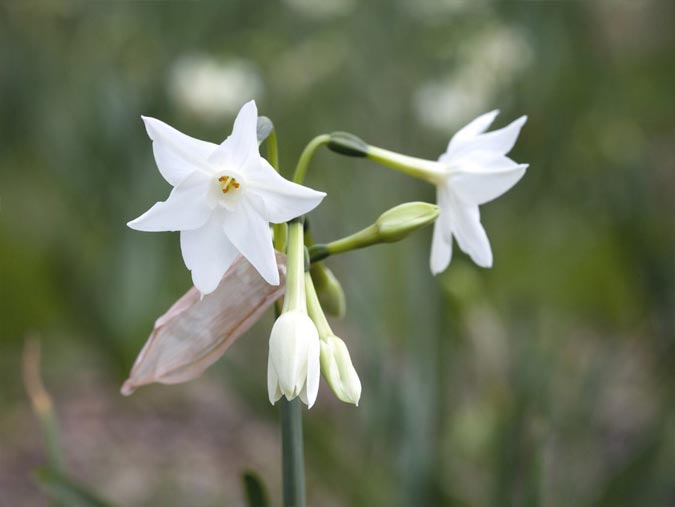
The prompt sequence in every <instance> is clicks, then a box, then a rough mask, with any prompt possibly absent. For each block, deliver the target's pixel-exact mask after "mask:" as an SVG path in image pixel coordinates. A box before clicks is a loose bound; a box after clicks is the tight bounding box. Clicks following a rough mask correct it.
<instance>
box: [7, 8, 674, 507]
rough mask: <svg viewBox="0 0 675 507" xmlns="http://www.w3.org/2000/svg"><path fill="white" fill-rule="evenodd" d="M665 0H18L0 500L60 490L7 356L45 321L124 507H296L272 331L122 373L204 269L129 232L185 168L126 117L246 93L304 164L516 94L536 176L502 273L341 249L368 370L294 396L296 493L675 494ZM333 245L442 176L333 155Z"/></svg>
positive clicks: (327, 180)
mask: <svg viewBox="0 0 675 507" xmlns="http://www.w3.org/2000/svg"><path fill="white" fill-rule="evenodd" d="M674 15H675V4H673V3H672V2H670V1H668V0H660V1H659V0H656V1H652V2H649V1H643V2H638V1H635V2H631V1H620V0H615V1H611V0H606V1H600V0H598V1H593V0H588V1H562V0H561V1H556V2H549V1H502V2H499V1H488V0H482V1H470V0H464V1H460V0H455V1H450V0H445V1H441V0H438V1H434V0H418V1H415V2H412V1H406V0H391V1H385V0H374V1H368V2H358V1H357V0H333V1H330V2H312V1H311V0H286V1H284V2H280V3H277V2H253V1H249V2H243V1H242V2H235V1H230V2H215V1H201V2H199V1H197V2H189V1H171V2H160V1H154V2H153V1H142V2H132V1H120V2H112V1H110V2H105V1H58V0H55V1H44V2H39V1H33V0H29V1H24V2H19V1H13V0H9V1H6V2H3V3H1V4H0V371H2V379H3V382H2V385H1V387H0V505H2V506H5V505H7V506H15V505H28V506H32V505H36V506H41V505H46V500H45V499H44V497H43V496H42V494H41V493H40V491H39V490H37V487H36V486H35V485H34V483H33V482H32V478H31V471H32V470H33V469H34V468H35V467H36V466H38V465H39V464H40V463H42V462H43V461H44V459H43V456H42V451H41V443H40V435H39V432H38V429H37V426H36V425H35V423H34V421H33V418H32V415H31V413H30V409H29V406H28V404H27V401H26V398H25V395H24V391H23V386H22V382H21V373H20V358H21V348H22V344H23V340H24V338H25V337H26V336H27V335H30V334H33V335H39V336H40V337H41V339H42V341H43V344H44V361H43V362H44V364H43V370H44V374H45V379H46V382H47V386H48V388H49V390H50V391H51V393H52V395H53V396H54V398H55V401H56V403H57V410H58V411H59V415H60V416H61V423H62V430H63V442H64V445H65V446H66V448H67V451H68V455H69V467H70V469H71V470H72V473H73V475H74V476H75V477H77V479H79V480H80V481H82V482H84V483H87V484H88V485H89V486H91V487H92V488H93V489H95V490H97V491H98V492H99V493H100V494H101V495H103V496H106V497H108V498H109V499H110V500H111V501H112V502H114V503H115V504H116V505H129V506H157V505H168V506H174V505H175V506H186V505H190V506H193V505H194V506H202V505H204V506H206V505H226V506H231V505H242V501H243V500H242V496H241V491H240V486H239V474H240V473H241V472H242V471H243V470H244V469H246V468H252V469H254V470H256V471H258V472H259V473H260V475H261V476H262V478H263V480H264V481H265V482H266V483H267V485H268V487H269V490H270V494H271V496H272V497H273V498H274V503H273V505H280V502H279V497H278V494H279V480H280V477H279V469H278V468H279V467H278V464H279V459H280V458H279V442H278V435H277V430H276V427H275V421H276V417H277V411H276V409H274V408H272V407H271V406H269V404H268V402H267V400H266V387H265V386H266V384H265V375H266V358H267V348H266V347H267V345H266V341H267V338H268V333H269V325H270V323H271V321H270V320H269V319H267V320H266V321H265V322H263V323H261V324H260V325H258V326H256V327H255V328H254V329H253V330H252V331H251V332H249V333H248V334H247V335H246V336H245V337H244V338H242V339H241V340H240V341H239V342H238V343H237V344H236V345H235V346H234V347H233V349H232V350H231V351H230V352H229V353H228V355H227V357H226V358H224V360H223V361H221V362H220V363H218V365H217V366H215V367H213V368H212V369H210V370H209V371H208V372H207V373H206V374H205V376H204V377H203V378H202V379H200V380H198V381H195V382H193V383H191V384H189V385H186V386H177V387H163V386H159V387H150V388H145V389H142V390H140V391H139V392H138V393H137V394H135V395H134V396H133V397H132V398H129V399H125V398H122V397H121V396H119V394H118V388H119V386H120V384H121V381H122V380H123V378H124V375H125V374H126V373H127V372H128V370H129V368H130V366H131V363H132V362H133V359H134V357H135V354H136V353H137V352H138V351H139V350H140V347H141V346H142V344H143V342H144V340H145V337H146V336H147V333H148V332H149V330H150V329H151V327H152V323H153V320H154V319H155V318H156V317H157V316H158V315H159V314H161V313H162V312H163V311H164V310H165V309H166V308H167V307H168V306H169V305H170V304H171V303H172V301H174V300H175V299H176V298H177V297H178V296H179V295H180V294H182V293H183V291H185V290H186V289H187V287H189V284H190V280H189V274H188V272H187V271H186V269H185V268H184V266H183V264H182V261H181V257H180V251H179V244H178V236H177V234H171V233H160V234H141V233H137V232H134V231H131V230H130V229H128V228H126V227H125V223H126V222H127V221H128V220H130V219H132V218H134V217H136V216H137V215H139V214H140V213H141V212H142V211H144V210H145V209H146V208H147V207H149V205H150V204H152V203H153V202H155V201H156V200H161V199H164V198H165V196H166V194H167V192H168V189H169V188H168V186H167V185H166V183H164V182H163V180H162V179H161V177H160V176H159V173H158V172H157V171H156V169H155V165H154V161H153V157H152V149H151V143H150V141H149V140H148V138H147V136H146V133H145V131H144V128H143V124H142V122H141V120H140V115H141V114H144V115H150V116H155V117H158V118H160V119H162V120H164V121H166V122H168V123H169V124H171V125H173V126H175V127H177V128H178V129H180V130H182V131H184V132H186V133H189V134H190V135H193V136H195V137H198V138H202V139H208V140H211V141H215V142H218V141H220V140H222V139H223V138H224V137H225V136H226V135H227V134H229V132H230V129H231V122H232V119H233V118H234V115H235V113H236V111H237V109H238V107H239V106H240V105H241V104H242V103H243V102H244V101H246V100H248V99H250V98H255V99H256V100H257V102H258V106H259V109H260V111H261V114H265V115H267V116H269V117H271V118H272V119H273V121H274V122H275V124H276V126H277V128H278V132H279V141H280V143H281V144H280V149H281V162H282V166H283V167H282V170H284V171H285V172H286V173H287V174H288V173H289V172H290V170H291V168H292V164H293V163H294V161H295V159H296V157H297V156H298V155H299V153H300V151H301V149H302V147H303V146H304V144H305V143H306V142H307V141H308V140H309V139H310V138H311V137H313V136H314V135H316V134H319V133H323V132H327V131H331V130H347V131H350V132H353V133H355V134H357V135H359V136H361V137H363V138H364V139H366V140H368V141H370V142H372V143H374V144H378V145H380V146H383V147H388V148H391V149H395V150H397V151H402V152H406V153H410V154H412V155H417V156H421V157H427V158H435V157H437V156H438V155H439V154H440V153H441V152H442V151H443V150H444V148H445V146H446V143H447V141H448V139H449V138H450V136H451V135H452V133H453V132H454V131H455V130H456V129H457V128H458V127H460V126H461V125H463V124H464V123H466V122H467V121H468V120H470V119H471V118H473V117H474V116H476V115H478V114H480V113H482V112H485V111H488V110H491V109H494V108H500V109H501V110H502V114H501V115H500V117H499V118H498V120H497V125H498V126H503V125H505V124H506V123H507V122H509V121H511V120H512V119H514V118H516V117H517V116H519V115H521V114H527V115H528V116H529V120H528V123H527V124H526V126H525V128H524V129H523V133H522V135H521V138H520V139H519V141H518V144H517V145H516V148H515V149H514V150H513V152H512V156H513V158H514V159H515V160H517V161H522V162H528V163H530V169H529V171H528V173H527V175H526V176H525V178H524V179H523V180H522V182H521V183H519V184H518V185H517V186H516V187H515V188H514V189H513V190H512V191H511V192H509V193H508V194H507V195H506V196H504V197H503V198H501V199H499V200H497V201H495V202H493V203H490V204H488V205H486V206H484V207H483V208H482V211H483V213H482V216H483V223H484V224H485V227H486V229H487V231H488V234H489V236H490V238H491V241H492V246H493V250H494V256H495V266H494V268H493V269H491V270H482V269H481V268H478V267H476V266H474V265H473V264H471V262H470V261H468V259H467V258H466V257H465V256H464V255H463V254H460V253H459V251H458V250H457V249H455V258H454V260H453V262H452V264H451V266H450V268H449V269H448V271H447V272H446V273H444V274H443V275H441V276H439V277H436V278H434V277H432V276H431V275H430V273H429V268H428V253H429V246H430V240H431V235H430V230H427V231H423V232H420V233H418V234H416V235H415V236H414V237H412V238H411V239H409V240H407V241H405V242H404V243H401V244H399V245H395V246H381V247H377V248H373V249H369V250H367V251H363V252H356V253H353V254H349V255H347V256H344V257H341V258H338V259H335V260H334V261H331V262H330V263H329V264H330V266H331V267H332V268H333V269H334V270H335V272H336V273H337V274H338V276H339V277H340V279H341V280H342V282H343V284H344V286H345V289H346V292H347V297H348V314H347V317H346V319H344V320H343V321H341V322H339V323H336V324H335V327H336V330H337V331H338V334H340V335H341V336H342V337H343V338H344V339H345V341H346V342H347V343H348V345H349V347H350V350H351V351H352V356H353V359H354V362H355V365H356V367H357V370H358V371H359V373H360V376H361V380H362V382H363V386H364V390H363V397H362V399H361V405H360V407H359V408H358V409H355V408H353V407H350V406H346V405H341V404H339V403H338V402H336V401H335V400H334V398H333V397H332V395H331V393H330V392H329V389H328V388H327V386H326V385H325V384H323V385H322V388H321V393H320V397H319V401H318V403H317V405H316V408H314V409H312V410H311V412H310V413H309V414H307V417H306V419H305V420H306V437H307V439H306V454H307V467H308V485H309V498H310V505H321V506H322V507H323V506H332V505H335V506H338V505H339V506H342V505H345V506H347V505H348V506H364V507H370V506H384V505H394V506H411V505H420V506H421V505H424V506H437V505H438V506H464V505H467V506H468V505H471V506H503V505H514V506H515V505H530V506H539V505H542V506H551V507H556V506H560V507H564V506H569V505H575V506H590V505H606V506H624V505H625V506H628V505H641V506H647V505H649V506H661V505H663V506H666V505H672V504H673V502H675V485H674V482H673V471H674V470H675V429H674V427H675V410H674V409H673V407H674V405H673V403H674V402H675V389H674V381H675V338H674V336H675V332H674V326H673V323H674V317H673V311H674V297H673V294H674V287H675V276H674V271H675V256H674V252H675V250H674V247H675V237H674V235H675V232H674V231H675V227H674V226H675V223H674V221H673V216H674V212H675V206H674V202H675V201H674V199H673V195H674V193H675V171H674V170H675V147H674V143H675V114H674V109H673V91H674V90H675V37H674V34H675V31H673V26H672V20H673V19H674ZM307 183H308V184H309V185H311V186H313V187H315V188H318V189H322V190H325V191H327V192H328V198H327V199H326V200H325V202H324V204H323V205H322V206H321V207H320V209H318V210H317V212H316V213H314V214H313V218H312V224H313V228H314V233H315V236H316V237H317V239H318V240H329V239H332V238H334V237H337V236H338V235H343V234H347V233H349V232H352V231H353V230H355V229H356V228H359V227H362V226H365V225H367V224H368V223H370V221H372V220H373V219H374V218H375V217H376V216H377V215H378V214H379V213H380V212H381V211H383V210H384V209H386V208H388V207H391V206H393V205H395V204H397V203H399V202H402V201H408V200H433V199H434V194H433V189H432V188H431V187H429V186H427V185H425V184H423V183H420V182H417V181H412V180H410V179H408V178H406V177H404V176H402V175H400V174H397V173H394V172H392V171H390V170H387V169H384V168H381V167H376V166H373V165H372V164H369V163H367V162H365V161H358V160H354V159H347V158H340V157H338V156H337V155H334V154H331V153H328V152H326V153H320V154H319V156H318V157H317V158H316V163H315V165H314V166H313V168H312V170H311V173H310V175H309V178H308V180H307Z"/></svg>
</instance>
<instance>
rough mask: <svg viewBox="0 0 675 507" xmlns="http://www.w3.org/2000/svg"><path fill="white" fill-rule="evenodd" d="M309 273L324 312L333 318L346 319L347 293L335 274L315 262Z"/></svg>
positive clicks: (320, 263)
mask: <svg viewBox="0 0 675 507" xmlns="http://www.w3.org/2000/svg"><path fill="white" fill-rule="evenodd" d="M309 273H310V274H311V275H312V282H314V288H315V289H316V292H317V295H318V296H319V302H320V303H321V307H322V308H323V309H324V311H325V312H326V313H328V314H329V315H332V316H333V317H338V318H342V317H344V316H345V313H346V308H347V304H346V298H345V293H344V291H343V290H342V285H341V284H340V281H339V280H338V279H337V278H336V277H335V275H334V274H333V272H332V271H331V270H330V269H328V268H327V267H326V266H325V265H324V264H323V263H322V262H315V263H314V264H312V266H311V268H310V269H309Z"/></svg>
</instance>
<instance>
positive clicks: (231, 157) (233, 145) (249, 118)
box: [209, 100, 260, 171]
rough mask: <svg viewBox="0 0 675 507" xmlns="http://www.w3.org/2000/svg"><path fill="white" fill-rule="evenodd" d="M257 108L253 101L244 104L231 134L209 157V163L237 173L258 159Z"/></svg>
mask: <svg viewBox="0 0 675 507" xmlns="http://www.w3.org/2000/svg"><path fill="white" fill-rule="evenodd" d="M257 128H258V108H257V107H256V105H255V101H254V100H251V101H249V102H247V103H246V104H244V105H243V106H242V108H241V109H240V110H239V114H237V118H236V119H235V120H234V126H233V127H232V134H230V136H229V137H228V138H227V139H225V141H223V142H222V143H221V144H220V146H218V148H216V150H215V151H214V152H213V153H212V154H211V156H210V157H209V162H211V163H213V164H217V165H218V166H223V167H225V168H227V167H228V166H230V167H231V168H232V169H233V170H235V171H236V170H237V169H239V171H241V170H243V169H245V167H246V166H247V165H248V164H250V163H251V162H255V161H256V160H257V158H259V157H260V151H259V150H258V135H257Z"/></svg>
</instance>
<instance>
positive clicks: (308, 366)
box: [267, 310, 320, 408]
mask: <svg viewBox="0 0 675 507" xmlns="http://www.w3.org/2000/svg"><path fill="white" fill-rule="evenodd" d="M319 354H320V348H319V334H318V332H317V330H316V326H315V325H314V323H313V322H312V320H311V319H310V318H309V317H308V316H307V314H306V313H305V312H303V311H301V310H290V311H287V312H284V313H282V314H281V316H280V317H279V318H278V319H277V321H276V322H275V323H274V326H273V327H272V333H271V335H270V347H269V358H268V363H267V392H268V395H269V399H270V403H272V404H274V403H275V402H276V401H278V400H279V399H280V398H281V397H282V396H286V398H287V399H288V400H292V399H294V398H295V397H296V396H300V399H301V400H302V401H303V402H304V403H305V404H306V405H307V406H308V407H310V408H311V407H312V405H314V402H315V401H316V396H317V393H318V392H319V372H320V367H319Z"/></svg>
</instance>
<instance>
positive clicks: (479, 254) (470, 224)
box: [450, 199, 492, 268]
mask: <svg viewBox="0 0 675 507" xmlns="http://www.w3.org/2000/svg"><path fill="white" fill-rule="evenodd" d="M450 212H451V213H452V232H453V234H454V236H455V237H456V238H457V244H458V245H459V247H460V248H461V249H462V250H463V251H464V252H466V253H467V254H468V255H469V256H470V257H471V259H472V260H473V262H475V263H476V264H478V265H479V266H481V267H483V268H490V267H492V249H491V248H490V240H489V239H488V237H487V234H486V233H485V229H483V226H482V225H481V223H480V212H479V211H478V206H470V205H465V204H462V203H460V202H458V201H456V200H455V199H453V200H452V201H451V207H450Z"/></svg>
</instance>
